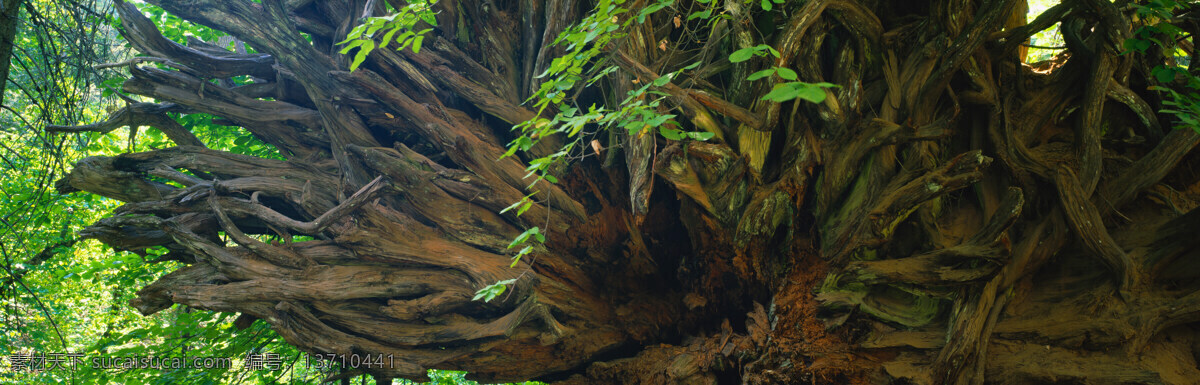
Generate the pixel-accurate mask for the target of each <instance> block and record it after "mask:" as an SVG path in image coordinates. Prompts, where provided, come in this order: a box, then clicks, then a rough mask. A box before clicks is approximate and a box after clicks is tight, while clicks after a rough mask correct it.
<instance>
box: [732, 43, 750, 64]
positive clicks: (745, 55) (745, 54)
mask: <svg viewBox="0 0 1200 385" xmlns="http://www.w3.org/2000/svg"><path fill="white" fill-rule="evenodd" d="M755 52H756V51H755V49H754V47H747V48H742V49H739V50H737V51H733V53H732V54H730V55H729V61H731V62H734V63H741V62H744V61H746V60H750V58H751V57H754V53H755Z"/></svg>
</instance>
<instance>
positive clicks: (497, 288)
mask: <svg viewBox="0 0 1200 385" xmlns="http://www.w3.org/2000/svg"><path fill="white" fill-rule="evenodd" d="M515 282H517V280H516V279H506V280H503V281H499V282H496V283H493V284H491V285H487V286H486V287H484V288H482V289H479V291H477V292H475V297H473V298H471V300H472V301H478V300H483V302H491V301H492V300H493V299H496V296H498V295H501V294H504V291H505V290H507V289H508V285H511V284H513V283H515Z"/></svg>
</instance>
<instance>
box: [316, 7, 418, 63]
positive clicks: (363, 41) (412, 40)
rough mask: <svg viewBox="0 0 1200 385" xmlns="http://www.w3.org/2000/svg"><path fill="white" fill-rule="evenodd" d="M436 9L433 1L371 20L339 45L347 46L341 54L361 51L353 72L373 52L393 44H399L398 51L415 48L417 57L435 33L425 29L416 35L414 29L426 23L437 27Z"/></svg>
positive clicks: (354, 61) (354, 30)
mask: <svg viewBox="0 0 1200 385" xmlns="http://www.w3.org/2000/svg"><path fill="white" fill-rule="evenodd" d="M432 5H433V1H426V0H415V1H412V2H409V4H408V5H406V6H404V7H401V8H400V9H397V10H396V12H395V13H392V14H391V15H388V16H381V17H368V18H367V19H366V20H364V21H363V23H362V24H360V25H358V26H357V27H354V29H353V30H351V31H350V33H349V34H347V36H346V40H342V41H341V42H339V43H338V44H339V45H343V44H344V45H345V47H342V50H341V51H340V52H341V53H342V54H347V53H350V51H352V50H354V49H358V52H356V53H355V54H354V60H353V61H351V62H350V71H354V70H355V69H358V66H360V65H362V63H363V61H364V60H366V59H367V55H368V54H370V53H371V51H373V50H375V49H376V48H381V49H382V48H386V47H387V46H388V44H391V43H392V42H393V41H394V42H395V43H396V50H403V49H405V48H409V47H412V50H413V53H417V52H421V43H422V42H424V40H425V34H426V33H428V32H429V31H432V30H433V29H432V28H425V29H422V30H420V31H414V30H413V28H414V27H415V26H416V25H417V23H419V22H422V21H423V22H425V23H427V24H429V25H432V26H437V19H436V18H435V17H434V16H435V15H434V13H433V10H432V9H431V8H430V7H431V6H432ZM380 32H383V34H382V38H380V39H379V42H376V41H375V39H376V36H379V33H380Z"/></svg>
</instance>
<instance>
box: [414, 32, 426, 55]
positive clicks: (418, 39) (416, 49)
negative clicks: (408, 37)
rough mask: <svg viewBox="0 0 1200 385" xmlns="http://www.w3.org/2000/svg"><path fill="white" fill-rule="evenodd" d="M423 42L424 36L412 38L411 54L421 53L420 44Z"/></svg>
mask: <svg viewBox="0 0 1200 385" xmlns="http://www.w3.org/2000/svg"><path fill="white" fill-rule="evenodd" d="M423 41H425V35H417V37H416V38H413V43H412V51H413V53H421V42H423Z"/></svg>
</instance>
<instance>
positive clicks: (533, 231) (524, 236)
mask: <svg viewBox="0 0 1200 385" xmlns="http://www.w3.org/2000/svg"><path fill="white" fill-rule="evenodd" d="M539 230H540V229H538V227H537V226H534V227H530V228H529V229H528V230H525V232H523V233H521V235H518V236H517V237H516V238H514V239H513V241H512V243H509V244H508V248H510V249H511V248H514V247H517V245H520V244H522V243H525V241H526V240H529V237H530V236H535V237H536V238H538V240H540V241H542V242H545V239H546V236H545V235H542V233H541V232H540V231H539Z"/></svg>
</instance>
